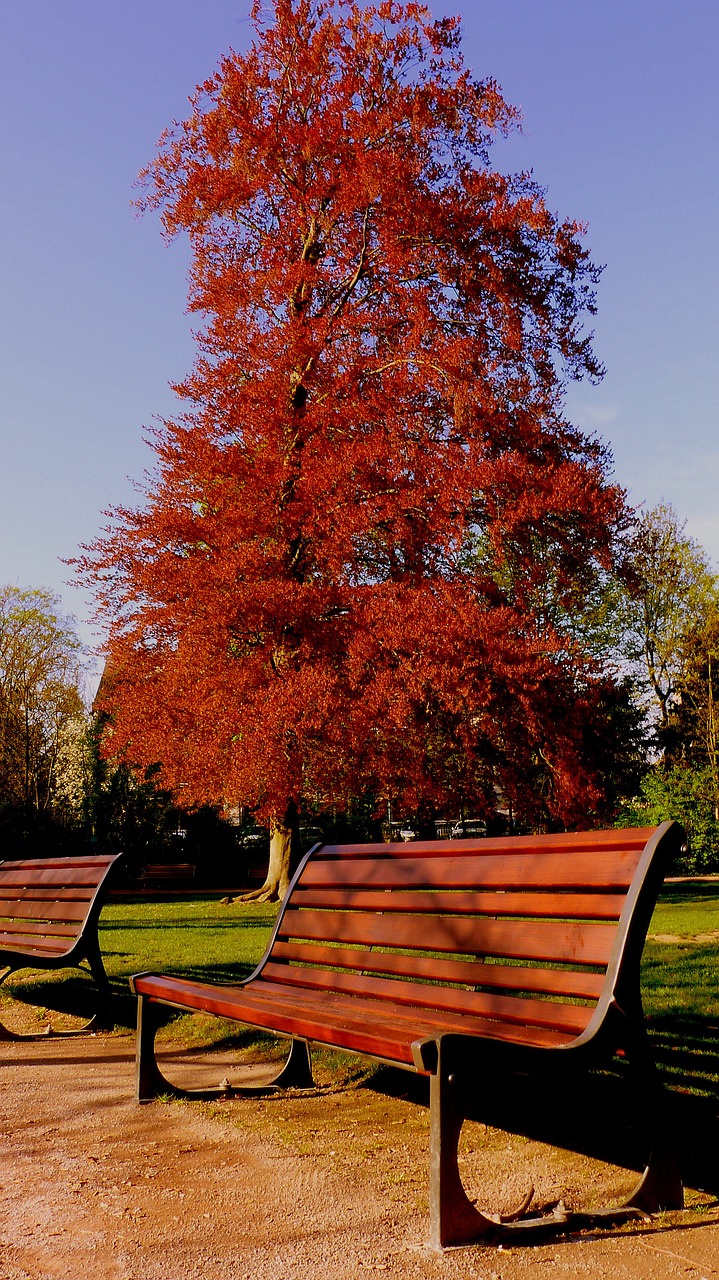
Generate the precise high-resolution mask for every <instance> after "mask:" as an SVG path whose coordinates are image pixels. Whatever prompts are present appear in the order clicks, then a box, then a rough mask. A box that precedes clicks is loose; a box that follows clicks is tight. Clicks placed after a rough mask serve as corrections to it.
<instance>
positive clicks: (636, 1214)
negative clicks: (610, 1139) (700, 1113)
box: [429, 1041, 684, 1249]
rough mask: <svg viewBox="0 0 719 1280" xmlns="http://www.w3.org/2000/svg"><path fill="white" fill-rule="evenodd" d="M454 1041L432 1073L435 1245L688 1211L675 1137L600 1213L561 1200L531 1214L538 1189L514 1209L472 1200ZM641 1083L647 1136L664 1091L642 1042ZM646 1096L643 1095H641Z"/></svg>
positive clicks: (441, 1051) (658, 1146)
mask: <svg viewBox="0 0 719 1280" xmlns="http://www.w3.org/2000/svg"><path fill="white" fill-rule="evenodd" d="M448 1049H449V1045H443V1044H442V1041H440V1042H439V1043H438V1045H437V1070H436V1072H435V1073H433V1074H432V1075H431V1076H430V1197H429V1204H430V1243H431V1245H432V1247H433V1248H435V1249H445V1248H447V1247H449V1246H453V1245H462V1244H470V1243H472V1242H475V1241H481V1240H488V1239H489V1240H492V1241H495V1242H496V1241H501V1240H504V1239H507V1240H512V1239H514V1240H515V1241H516V1242H517V1243H519V1242H520V1240H526V1239H527V1238H528V1237H529V1236H532V1237H534V1236H537V1237H540V1238H541V1237H543V1236H548V1235H549V1236H551V1235H555V1236H556V1235H562V1234H565V1233H566V1232H567V1231H573V1230H578V1229H580V1228H582V1227H584V1228H587V1227H592V1226H605V1227H606V1226H608V1225H610V1224H612V1223H619V1222H626V1221H630V1220H632V1219H642V1218H646V1217H648V1216H649V1215H650V1214H652V1213H658V1212H661V1211H662V1210H665V1209H681V1208H683V1205H684V1189H683V1185H682V1180H681V1175H680V1172H679V1166H678V1163H677V1159H676V1156H675V1153H674V1150H673V1148H672V1146H671V1143H670V1142H667V1141H663V1140H662V1139H661V1137H660V1138H658V1139H657V1140H656V1141H655V1144H654V1147H653V1149H652V1152H651V1155H650V1157H649V1163H648V1164H647V1167H646V1169H645V1170H644V1173H643V1174H642V1176H641V1178H640V1179H639V1182H638V1183H637V1185H636V1187H635V1188H634V1190H633V1191H632V1192H631V1193H630V1195H629V1196H628V1197H627V1199H626V1200H624V1201H623V1202H622V1203H621V1204H619V1205H616V1206H609V1207H607V1208H600V1209H594V1210H586V1211H585V1210H572V1209H567V1208H566V1206H565V1205H564V1203H563V1202H562V1201H559V1202H558V1203H557V1204H556V1205H555V1206H553V1207H552V1208H551V1210H550V1211H549V1212H547V1213H535V1214H532V1215H527V1211H528V1210H529V1207H530V1205H531V1202H532V1198H533V1194H534V1190H533V1188H532V1189H530V1191H529V1193H528V1194H527V1195H526V1196H525V1198H524V1200H523V1201H522V1203H521V1205H519V1206H518V1207H517V1208H516V1209H515V1210H513V1211H512V1212H510V1213H504V1214H494V1213H488V1212H484V1211H482V1210H481V1209H479V1208H477V1206H476V1204H475V1203H474V1202H473V1201H472V1200H470V1199H469V1197H468V1195H467V1193H466V1191H465V1189H464V1186H463V1184H462V1178H461V1175H460V1172H459V1164H458V1148H459V1137H460V1133H461V1130H462V1125H463V1123H464V1120H465V1108H464V1105H463V1100H462V1081H461V1079H460V1078H459V1077H458V1076H457V1075H456V1074H455V1073H454V1071H453V1069H452V1063H451V1054H450V1053H448ZM635 1065H636V1067H637V1079H636V1084H637V1086H638V1093H641V1102H640V1122H641V1124H642V1128H643V1130H644V1133H643V1135H642V1136H643V1137H645V1138H646V1137H647V1136H648V1126H649V1125H651V1126H652V1128H653V1129H654V1133H655V1134H656V1131H657V1121H658V1120H659V1119H660V1117H663V1115H664V1110H665V1108H664V1107H663V1106H662V1099H663V1089H662V1086H661V1082H660V1080H659V1077H658V1074H657V1071H656V1068H655V1066H654V1063H653V1061H651V1060H650V1059H649V1058H648V1057H647V1056H646V1047H645V1046H641V1051H640V1060H639V1061H636V1063H635ZM638 1100H639V1099H638Z"/></svg>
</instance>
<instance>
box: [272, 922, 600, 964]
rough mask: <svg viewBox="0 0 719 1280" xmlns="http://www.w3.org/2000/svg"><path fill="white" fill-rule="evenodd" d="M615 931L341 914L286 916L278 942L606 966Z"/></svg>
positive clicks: (548, 924) (587, 926) (570, 925)
mask: <svg viewBox="0 0 719 1280" xmlns="http://www.w3.org/2000/svg"><path fill="white" fill-rule="evenodd" d="M615 935H616V926H615V925H609V924H594V923H591V924H574V923H570V922H566V921H562V922H561V923H555V922H554V921H545V920H541V921H536V922H532V923H525V922H523V921H520V922H517V921H515V920H485V919H466V918H463V917H459V916H422V917H412V916H400V915H395V916H390V915H368V914H361V913H351V912H341V911H293V910H292V909H290V910H288V911H287V912H285V915H284V916H283V918H282V923H281V925H280V929H279V934H278V936H279V937H282V938H297V939H310V938H312V939H315V940H316V941H319V942H340V943H347V942H349V943H360V944H362V945H365V946H375V947H402V948H411V949H413V950H417V951H444V952H451V953H453V954H459V955H482V956H485V955H492V956H505V957H508V958H511V959H523V960H545V961H546V960H549V961H556V962H560V963H561V962H564V963H569V962H571V963H573V964H584V965H605V964H607V962H608V960H609V957H610V955H611V952H612V946H613V944H614V938H615Z"/></svg>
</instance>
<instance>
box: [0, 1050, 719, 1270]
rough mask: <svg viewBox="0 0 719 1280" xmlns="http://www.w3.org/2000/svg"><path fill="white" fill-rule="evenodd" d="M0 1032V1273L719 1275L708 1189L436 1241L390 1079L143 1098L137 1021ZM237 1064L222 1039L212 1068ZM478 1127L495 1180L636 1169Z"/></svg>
mask: <svg viewBox="0 0 719 1280" xmlns="http://www.w3.org/2000/svg"><path fill="white" fill-rule="evenodd" d="M0 1051H1V1053H2V1057H3V1065H2V1071H0V1125H1V1127H2V1135H3V1136H2V1145H1V1149H0V1280H195V1277H203V1280H245V1278H247V1280H250V1277H251V1278H252V1280H295V1278H296V1280H300V1278H301V1280H350V1278H351V1280H357V1277H365V1276H366V1277H372V1276H376V1277H388V1278H391V1280H400V1278H401V1280H405V1277H412V1278H414V1277H417V1278H418V1280H424V1278H425V1277H426V1278H427V1280H435V1278H436V1280H440V1278H441V1280H470V1278H472V1280H475V1278H476V1280H524V1278H525V1277H528V1276H529V1268H530V1267H537V1266H538V1265H541V1271H539V1272H538V1271H536V1270H533V1271H532V1278H533V1280H538V1277H560V1276H561V1277H582V1276H585V1275H586V1276H592V1277H598V1276H607V1277H612V1278H613V1280H614V1278H620V1277H641V1278H642V1280H645V1278H646V1277H651V1280H665V1278H666V1280H669V1278H670V1277H671V1278H672V1280H674V1278H675V1277H682V1280H687V1278H688V1280H695V1278H696V1280H700V1278H701V1277H705V1278H706V1280H709V1277H715V1276H716V1277H719V1210H718V1209H717V1207H716V1205H715V1204H714V1206H712V1205H711V1204H710V1203H709V1202H708V1201H709V1198H708V1197H704V1205H703V1207H698V1206H699V1199H700V1198H698V1197H693V1198H692V1199H693V1200H694V1201H695V1202H696V1206H697V1207H694V1208H693V1209H691V1210H690V1211H688V1212H684V1213H683V1214H673V1215H670V1216H668V1217H667V1219H666V1220H662V1221H658V1222H656V1221H655V1222H653V1223H652V1224H651V1225H649V1226H642V1227H640V1228H639V1229H633V1230H627V1229H622V1230H621V1231H616V1232H609V1231H608V1232H605V1233H603V1234H602V1235H601V1236H585V1237H584V1238H582V1239H570V1240H566V1241H558V1242H554V1243H552V1244H548V1245H544V1246H542V1247H539V1248H533V1247H531V1246H525V1247H523V1248H521V1249H519V1248H514V1249H498V1248H496V1247H493V1248H489V1247H473V1248H469V1249H463V1250H451V1251H447V1252H446V1253H444V1254H436V1253H433V1252H431V1251H430V1250H429V1249H428V1248H427V1246H426V1243H425V1241H426V1235H427V1208H426V1170H427V1114H426V1110H425V1109H424V1108H423V1107H421V1106H417V1105H416V1103H413V1102H410V1101H408V1100H406V1099H403V1098H396V1097H391V1096H387V1095H386V1094H384V1093H382V1092H380V1091H378V1090H377V1089H368V1088H360V1087H349V1088H346V1089H341V1090H336V1089H335V1090H332V1089H330V1088H327V1089H325V1090H324V1091H323V1092H321V1093H320V1094H319V1095H317V1096H315V1097H311V1098H307V1097H298V1096H296V1095H294V1096H293V1095H291V1094H288V1095H283V1096H277V1095H276V1096H274V1097H270V1098H266V1099H263V1100H261V1099H257V1098H252V1099H247V1098H245V1099H239V1098H238V1099H235V1100H233V1101H231V1102H223V1103H220V1104H215V1105H213V1104H202V1105H201V1104H194V1103H193V1104H178V1103H172V1104H165V1103H154V1104H152V1105H149V1106H144V1107H137V1106H135V1105H134V1104H133V1103H132V1101H131V1096H132V1077H133V1066H132V1051H133V1043H132V1038H131V1037H129V1036H120V1035H113V1036H99V1035H98V1036H92V1037H83V1038H78V1039H73V1040H60V1039H57V1040H52V1039H50V1040H47V1041H35V1042H31V1043H25V1044H18V1043H13V1044H2V1045H1V1046H0ZM172 1056H173V1057H174V1058H175V1062H174V1068H175V1069H176V1074H177V1071H180V1072H181V1070H182V1066H183V1063H184V1064H185V1069H186V1070H191V1069H192V1061H193V1060H192V1056H191V1055H190V1056H188V1055H187V1054H183V1053H181V1052H179V1051H177V1050H173V1051H172ZM237 1070H238V1068H237V1061H236V1057H233V1056H232V1055H224V1056H223V1055H219V1056H218V1055H214V1056H213V1059H212V1066H211V1068H210V1071H211V1077H210V1078H211V1080H212V1082H213V1083H216V1082H217V1080H219V1079H220V1078H221V1077H222V1076H223V1075H224V1074H226V1073H229V1074H230V1077H231V1078H232V1075H233V1071H234V1074H235V1077H236V1076H237ZM244 1070H245V1071H249V1072H251V1071H253V1068H244ZM177 1078H178V1079H179V1078H180V1077H179V1076H177ZM473 1131H476V1132H473V1134H472V1135H470V1139H471V1141H470V1144H469V1147H468V1148H467V1150H466V1151H465V1167H466V1172H467V1177H468V1180H469V1181H471V1179H472V1178H475V1177H476V1178H479V1179H480V1180H481V1185H483V1186H484V1187H487V1185H488V1184H489V1185H490V1188H491V1184H492V1182H493V1181H494V1183H495V1184H496V1186H497V1195H498V1197H499V1198H500V1199H501V1197H502V1195H508V1196H509V1198H510V1199H512V1198H514V1196H515V1194H516V1191H517V1190H518V1189H521V1186H522V1185H523V1183H526V1181H527V1177H528V1175H529V1176H531V1177H533V1178H537V1179H538V1181H539V1183H540V1185H539V1186H538V1191H539V1192H540V1193H541V1194H544V1191H545V1189H544V1188H543V1187H542V1186H541V1181H542V1178H544V1179H547V1180H548V1184H549V1182H551V1183H553V1184H554V1185H555V1187H556V1186H557V1185H559V1186H560V1187H566V1186H567V1185H569V1186H570V1188H571V1186H572V1185H577V1186H579V1187H581V1186H582V1185H585V1184H586V1180H587V1179H589V1183H590V1185H595V1186H596V1185H597V1184H598V1183H602V1184H603V1185H601V1186H600V1187H599V1189H600V1190H601V1191H602V1192H604V1190H605V1189H608V1190H609V1192H610V1193H611V1192H612V1191H617V1190H621V1186H620V1185H619V1184H620V1183H621V1182H622V1179H624V1181H625V1182H626V1179H627V1177H628V1178H629V1182H630V1183H631V1180H632V1175H626V1174H625V1173H624V1172H623V1171H616V1170H611V1169H609V1170H607V1169H606V1167H605V1166H601V1165H599V1164H595V1162H591V1161H587V1160H584V1159H583V1158H580V1157H578V1156H573V1155H569V1154H568V1153H566V1152H559V1151H556V1150H555V1149H554V1148H546V1147H540V1146H539V1144H535V1143H530V1142H527V1141H526V1140H524V1139H521V1138H516V1137H514V1138H511V1137H508V1136H507V1135H504V1134H501V1133H500V1132H499V1131H497V1130H486V1129H485V1128H484V1126H481V1125H474V1126H473ZM615 1183H616V1184H617V1185H616V1186H615ZM507 1184H509V1187H508V1189H507ZM515 1184H516V1185H515ZM604 1184H606V1186H605V1185H604ZM490 1207H496V1203H495V1204H493V1205H491V1206H490Z"/></svg>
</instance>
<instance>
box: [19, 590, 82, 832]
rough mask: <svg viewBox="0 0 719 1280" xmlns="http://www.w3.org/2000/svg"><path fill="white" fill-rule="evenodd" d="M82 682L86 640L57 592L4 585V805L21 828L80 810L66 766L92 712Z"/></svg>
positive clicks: (65, 816)
mask: <svg viewBox="0 0 719 1280" xmlns="http://www.w3.org/2000/svg"><path fill="white" fill-rule="evenodd" d="M83 684H84V668H83V651H82V646H81V644H80V641H79V639H78V637H77V634H76V632H75V627H74V623H73V621H72V619H70V618H67V617H65V616H64V615H63V613H62V611H61V608H60V602H59V601H58V599H57V598H56V597H55V596H54V595H53V594H52V593H51V592H49V591H43V590H37V589H36V590H22V589H21V588H19V587H14V586H6V587H2V588H0V808H1V809H2V810H3V811H4V813H5V815H6V817H7V815H8V814H15V815H16V817H17V819H18V823H19V826H20V828H22V827H23V824H24V825H25V827H27V826H28V823H29V824H30V826H32V825H33V824H37V819H38V816H39V815H45V816H48V817H56V818H59V819H61V820H62V819H63V815H64V818H65V820H67V819H68V818H69V816H70V814H71V813H73V812H74V813H75V815H77V814H78V812H79V810H78V805H77V794H76V793H75V798H74V800H73V801H72V802H70V800H69V791H68V788H67V785H66V784H67V781H68V780H67V776H66V770H67V768H68V767H69V762H70V759H71V757H72V754H73V748H72V743H73V741H74V740H75V739H76V738H77V736H78V734H79V733H81V732H82V726H83V724H84V720H85V715H86V713H85V706H84V700H83ZM63 788H65V789H64V790H63Z"/></svg>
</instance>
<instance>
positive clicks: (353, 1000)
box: [248, 978, 592, 1043]
mask: <svg viewBox="0 0 719 1280" xmlns="http://www.w3.org/2000/svg"><path fill="white" fill-rule="evenodd" d="M248 994H251V995H252V996H253V997H254V998H255V999H256V1000H262V1001H270V1002H272V1003H273V1004H274V1003H276V1002H277V1001H280V1002H282V1004H283V1005H284V1006H285V1007H286V1008H291V1009H292V1010H294V1011H297V1012H300V1011H303V1010H304V1011H307V1012H313V1011H314V1010H315V1009H317V1008H321V1009H322V1011H323V1013H325V1014H327V1015H328V1016H330V1017H335V1018H337V1019H338V1021H341V1022H342V1023H344V1024H346V1025H352V1024H354V1025H360V1026H366V1025H367V1024H368V1023H373V1024H375V1025H376V1026H378V1027H383V1028H385V1029H391V1030H392V1031H393V1033H395V1034H398V1035H401V1033H402V1030H403V1029H404V1030H405V1034H407V1035H408V1036H410V1037H411V1038H412V1039H415V1040H416V1039H423V1038H424V1037H429V1036H436V1035H438V1034H444V1033H446V1032H448V1031H452V1032H459V1033H460V1034H462V1035H466V1034H467V1033H470V1034H471V1031H472V1028H474V1027H475V1026H476V1025H477V1024H478V1023H479V1024H480V1025H481V1026H482V1028H486V1027H487V1026H488V1025H490V1024H491V1026H492V1030H493V1032H498V1031H499V1029H500V1028H510V1029H511V1030H512V1031H513V1033H514V1034H515V1035H518V1036H521V1037H524V1036H525V1035H527V1036H529V1037H530V1038H531V1037H533V1036H534V1035H535V1034H536V1033H537V1032H540V1033H542V1034H547V1033H548V1034H549V1035H552V1036H559V1037H560V1038H561V1039H562V1040H563V1041H564V1043H568V1042H569V1041H570V1040H573V1039H574V1038H575V1036H576V1035H577V1034H578V1031H577V1030H576V1027H575V1025H574V1024H575V1023H576V1022H579V1024H580V1027H579V1030H580V1031H581V1030H584V1027H585V1026H586V1024H587V1022H588V1021H589V1018H590V1017H591V1013H592V1011H591V1009H578V1010H576V1009H575V1013H576V1015H577V1016H576V1018H575V1019H573V1020H572V1024H573V1025H572V1027H571V1029H569V1030H565V1029H561V1028H557V1027H552V1026H549V1027H546V1026H538V1025H536V1024H534V1023H531V1022H528V1021H524V1022H522V1021H521V1020H520V1021H518V1022H514V1021H510V1020H507V1019H504V1018H494V1017H493V1016H482V1015H476V1014H469V1013H467V1014H463V1013H456V1012H453V1011H452V1010H444V1009H437V1008H434V1009H425V1008H420V1007H419V1006H415V1007H414V1008H413V1009H409V1008H405V1007H403V1006H402V1005H400V1004H396V1005H395V1004H392V1005H389V1006H388V1004H387V1001H386V1000H376V999H373V998H371V997H365V996H362V997H360V996H353V995H347V994H346V993H344V992H341V991H317V990H314V991H313V990H310V989H307V988H302V987H282V986H275V984H273V983H266V982H264V981H263V979H261V978H259V979H257V981H256V982H255V983H253V984H251V988H250V990H249V992H248ZM536 1003H541V1002H540V1001H537V1002H536Z"/></svg>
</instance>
